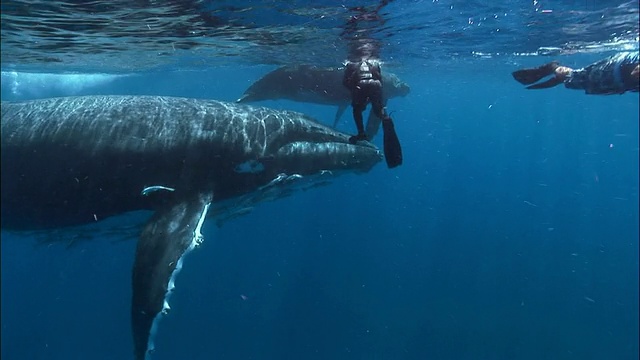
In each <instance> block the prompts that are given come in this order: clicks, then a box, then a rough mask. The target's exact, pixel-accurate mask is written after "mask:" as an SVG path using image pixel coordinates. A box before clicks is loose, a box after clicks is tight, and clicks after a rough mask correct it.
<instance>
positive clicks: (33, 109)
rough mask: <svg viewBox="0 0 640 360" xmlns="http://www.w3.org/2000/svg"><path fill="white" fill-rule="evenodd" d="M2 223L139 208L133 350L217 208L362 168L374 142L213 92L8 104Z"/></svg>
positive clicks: (30, 223)
mask: <svg viewBox="0 0 640 360" xmlns="http://www.w3.org/2000/svg"><path fill="white" fill-rule="evenodd" d="M1 111H2V124H1V152H0V156H1V161H2V162H1V164H2V165H1V166H2V173H1V180H2V181H1V193H2V198H1V199H2V200H1V205H2V213H1V216H2V229H3V230H10V231H17V232H19V231H36V230H42V231H46V230H51V231H53V230H56V229H61V228H72V227H74V226H82V225H84V224H90V223H95V222H96V221H101V220H102V219H106V218H109V217H111V216H116V215H119V214H125V213H129V212H133V211H137V210H151V211H152V212H153V214H152V216H151V218H150V219H149V220H148V221H147V222H146V223H145V224H144V225H143V226H142V229H141V232H140V236H139V238H138V243H137V248H136V254H135V259H134V264H133V273H132V290H133V295H132V301H131V326H132V332H133V343H134V358H135V359H136V360H142V359H148V358H149V355H150V354H151V352H153V350H154V344H153V336H154V333H155V331H156V328H157V324H158V320H159V319H160V318H161V317H162V316H163V314H166V313H167V312H168V311H169V304H168V298H169V295H170V294H171V292H172V291H173V290H174V287H175V277H176V274H177V273H178V272H179V270H180V269H181V267H182V261H183V257H184V255H185V254H186V253H188V252H189V251H191V250H192V249H194V248H195V247H197V246H198V244H200V243H201V242H202V240H203V236H202V226H203V223H204V222H205V220H206V219H207V218H208V217H214V218H215V217H219V216H220V217H224V216H233V215H234V214H242V213H244V212H245V211H246V209H251V208H252V207H253V206H254V205H255V204H257V203H259V202H264V201H269V200H275V199H278V198H280V197H283V196H287V195H289V194H290V193H291V192H292V191H295V190H297V189H303V190H304V189H308V188H312V187H314V186H317V185H318V184H324V183H326V182H327V181H328V180H330V179H332V178H333V177H335V176H337V175H339V174H341V173H345V172H355V173H364V172H367V171H369V170H370V169H371V168H372V167H374V166H375V165H376V164H377V163H379V162H380V161H381V160H382V155H381V154H380V152H379V150H378V149H377V148H376V147H375V146H373V145H371V144H368V143H360V144H350V143H349V141H348V135H346V134H343V133H341V132H338V131H336V130H334V129H332V128H330V127H327V126H324V125H322V124H320V123H318V122H316V121H314V120H313V119H311V118H309V117H307V116H306V115H303V114H301V113H297V112H291V111H276V110H273V109H268V108H264V107H253V106H249V105H243V104H234V103H225V102H219V101H214V100H198V99H188V98H175V97H160V96H82V97H66V98H50V99H42V100H33V101H26V102H19V103H9V102H2V109H1Z"/></svg>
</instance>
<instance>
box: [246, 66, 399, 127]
mask: <svg viewBox="0 0 640 360" xmlns="http://www.w3.org/2000/svg"><path fill="white" fill-rule="evenodd" d="M343 74H344V68H335V67H333V68H332V67H326V68H325V67H317V66H313V65H289V66H283V67H280V68H278V69H276V70H274V71H271V72H269V73H268V74H266V75H265V76H263V77H262V78H260V79H259V80H258V81H256V82H255V83H253V84H252V85H251V86H250V87H249V88H248V89H247V90H246V91H245V92H244V95H242V97H240V98H239V99H238V100H236V101H237V102H254V101H262V100H277V99H288V100H293V101H298V102H307V103H316V104H322V105H337V106H338V110H337V112H336V116H335V119H334V123H333V127H334V128H335V127H336V126H337V125H338V121H339V120H340V118H341V117H342V114H343V113H344V111H345V110H346V108H347V107H348V106H349V105H351V94H350V93H349V90H348V89H347V88H346V87H344V85H342V76H343ZM382 85H383V89H382V92H383V94H384V96H385V103H386V100H387V99H390V98H394V97H398V96H406V95H407V94H409V92H410V88H409V85H407V84H406V83H405V82H403V81H401V80H400V79H399V78H398V77H397V76H396V75H394V74H391V73H388V72H383V73H382ZM372 120H373V121H372ZM380 121H381V120H380V119H378V118H377V117H376V116H375V115H373V114H372V113H370V114H369V121H368V122H367V123H368V125H367V127H368V128H367V134H368V135H369V138H370V139H372V138H373V137H374V136H375V135H376V133H377V132H378V129H379V127H380Z"/></svg>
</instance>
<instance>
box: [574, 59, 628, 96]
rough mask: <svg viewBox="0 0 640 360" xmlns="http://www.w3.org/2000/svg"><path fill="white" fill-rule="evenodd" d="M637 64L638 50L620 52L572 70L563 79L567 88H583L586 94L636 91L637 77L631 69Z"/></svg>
mask: <svg viewBox="0 0 640 360" xmlns="http://www.w3.org/2000/svg"><path fill="white" fill-rule="evenodd" d="M637 65H638V52H637V51H636V52H622V53H619V54H616V55H613V56H610V57H608V58H606V59H603V60H600V61H598V62H595V63H593V64H591V65H589V66H587V67H585V68H582V69H577V70H573V71H572V72H571V75H569V77H568V78H567V79H566V80H565V81H564V86H565V87H566V88H568V89H579V90H584V91H585V92H586V93H587V94H594V95H595V94H597V95H609V94H622V93H624V92H627V91H635V92H637V91H638V87H639V86H638V79H637V78H634V77H633V76H632V75H631V71H632V70H633V68H634V67H635V66H637Z"/></svg>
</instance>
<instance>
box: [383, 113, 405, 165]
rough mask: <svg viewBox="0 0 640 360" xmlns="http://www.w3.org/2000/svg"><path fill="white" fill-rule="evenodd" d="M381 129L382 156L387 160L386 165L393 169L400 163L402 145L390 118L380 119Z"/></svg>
mask: <svg viewBox="0 0 640 360" xmlns="http://www.w3.org/2000/svg"><path fill="white" fill-rule="evenodd" d="M382 131H383V132H384V135H383V142H384V158H385V160H386V161H387V167H388V168H389V169H393V168H394V167H397V166H400V165H402V147H401V146H400V140H398V135H397V134H396V129H395V127H394V126H393V121H391V118H387V119H384V120H382Z"/></svg>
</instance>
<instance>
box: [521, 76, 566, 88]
mask: <svg viewBox="0 0 640 360" xmlns="http://www.w3.org/2000/svg"><path fill="white" fill-rule="evenodd" d="M563 82H564V81H562V79H558V78H557V77H555V76H554V77H552V78H551V79H549V80H547V81H544V82H541V83H539V84H534V85H529V86H527V89H548V88H550V87H554V86H556V85H560V84H562V83H563Z"/></svg>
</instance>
